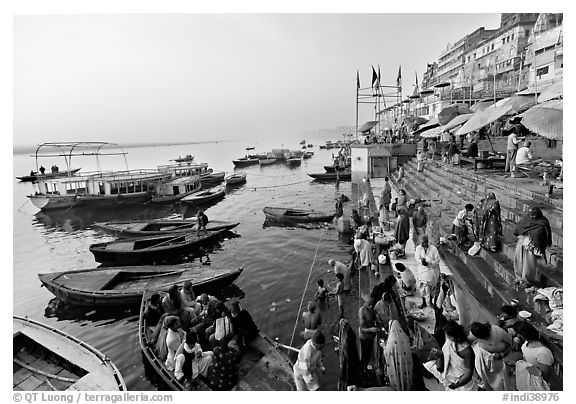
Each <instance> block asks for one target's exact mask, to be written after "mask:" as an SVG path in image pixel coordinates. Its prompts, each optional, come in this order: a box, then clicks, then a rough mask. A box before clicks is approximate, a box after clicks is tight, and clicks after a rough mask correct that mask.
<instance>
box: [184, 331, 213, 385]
mask: <svg viewBox="0 0 576 404" xmlns="http://www.w3.org/2000/svg"><path fill="white" fill-rule="evenodd" d="M213 356H214V353H213V352H212V351H207V352H203V351H202V347H200V344H199V343H198V336H197V334H196V333H195V332H189V333H187V334H186V340H185V342H184V343H183V344H181V346H180V347H179V349H178V351H177V352H176V365H175V370H174V376H175V377H176V379H177V380H178V381H179V382H181V383H185V384H186V387H187V388H190V386H191V385H192V382H193V381H194V380H195V379H196V378H197V377H198V376H200V375H202V376H206V375H207V374H208V368H209V367H210V365H211V364H212V361H213Z"/></svg>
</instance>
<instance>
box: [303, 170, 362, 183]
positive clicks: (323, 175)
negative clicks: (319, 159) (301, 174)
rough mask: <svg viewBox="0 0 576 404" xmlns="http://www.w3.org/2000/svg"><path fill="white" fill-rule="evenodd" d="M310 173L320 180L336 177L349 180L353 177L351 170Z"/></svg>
mask: <svg viewBox="0 0 576 404" xmlns="http://www.w3.org/2000/svg"><path fill="white" fill-rule="evenodd" d="M308 175H309V176H310V177H312V178H314V179H315V180H318V181H333V180H336V179H340V180H349V179H351V178H352V173H351V172H350V171H342V172H340V171H338V173H336V172H333V173H311V174H308Z"/></svg>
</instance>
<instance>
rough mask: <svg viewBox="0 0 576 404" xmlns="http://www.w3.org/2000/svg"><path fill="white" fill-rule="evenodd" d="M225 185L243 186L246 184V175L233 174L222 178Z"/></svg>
mask: <svg viewBox="0 0 576 404" xmlns="http://www.w3.org/2000/svg"><path fill="white" fill-rule="evenodd" d="M224 180H225V181H226V185H237V184H244V183H245V182H246V173H234V174H230V175H228V176H227V177H226V178H224Z"/></svg>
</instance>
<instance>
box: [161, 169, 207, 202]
mask: <svg viewBox="0 0 576 404" xmlns="http://www.w3.org/2000/svg"><path fill="white" fill-rule="evenodd" d="M201 190H202V184H201V183H200V177H199V176H197V175H195V176H193V177H176V178H173V179H170V180H167V181H164V182H161V183H159V184H158V185H157V186H156V192H155V195H154V196H153V197H152V200H151V201H150V202H152V203H171V202H176V201H178V200H180V199H182V198H184V197H186V196H188V195H192V194H194V193H197V192H200V191H201Z"/></svg>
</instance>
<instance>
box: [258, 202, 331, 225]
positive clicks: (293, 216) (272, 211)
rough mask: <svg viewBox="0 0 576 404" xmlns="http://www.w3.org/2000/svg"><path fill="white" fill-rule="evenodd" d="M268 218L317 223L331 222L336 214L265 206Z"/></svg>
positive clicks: (276, 220) (280, 220) (285, 221)
mask: <svg viewBox="0 0 576 404" xmlns="http://www.w3.org/2000/svg"><path fill="white" fill-rule="evenodd" d="M262 211H263V212H264V214H265V215H266V219H268V220H273V221H275V222H279V223H315V222H330V221H332V220H333V219H334V214H333V213H332V214H327V213H324V212H314V211H313V210H301V209H290V208H275V207H269V206H267V207H265V208H264V209H262Z"/></svg>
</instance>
